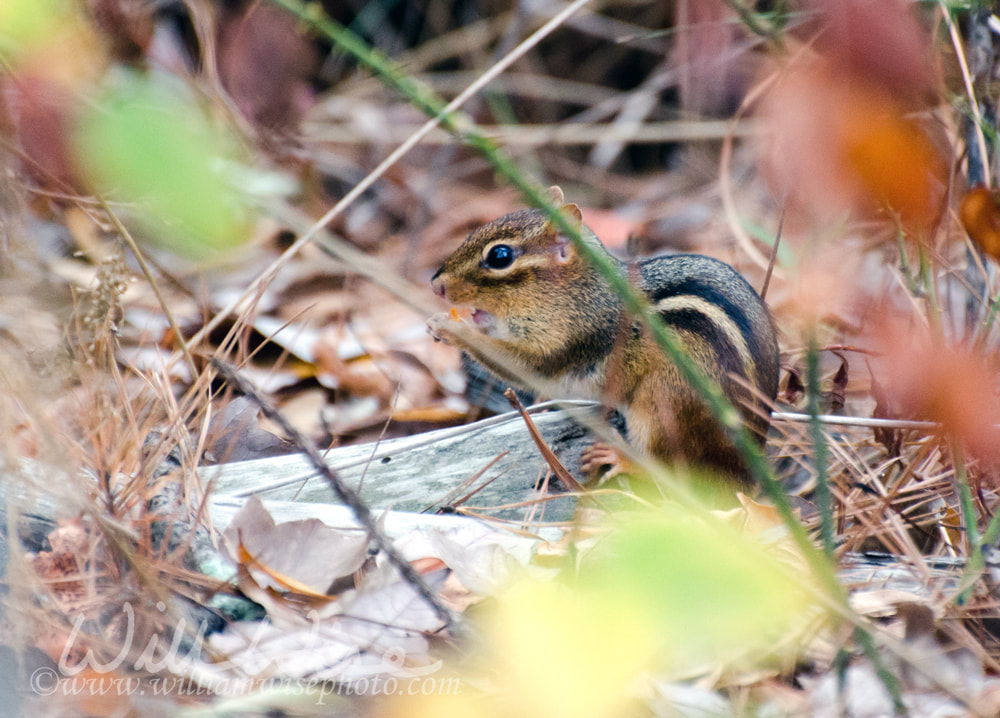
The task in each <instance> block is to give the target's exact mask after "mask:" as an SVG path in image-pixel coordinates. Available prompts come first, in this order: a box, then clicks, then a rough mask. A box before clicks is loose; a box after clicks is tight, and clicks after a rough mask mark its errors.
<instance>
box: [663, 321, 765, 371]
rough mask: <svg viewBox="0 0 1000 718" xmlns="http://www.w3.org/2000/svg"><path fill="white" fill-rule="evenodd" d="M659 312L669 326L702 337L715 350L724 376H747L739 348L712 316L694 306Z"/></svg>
mask: <svg viewBox="0 0 1000 718" xmlns="http://www.w3.org/2000/svg"><path fill="white" fill-rule="evenodd" d="M657 313H658V314H659V315H660V318H661V319H663V323H664V324H666V325H667V326H668V327H673V328H674V329H676V330H678V331H682V332H691V333H692V334H695V335H697V336H699V337H702V338H703V339H704V340H705V341H706V342H707V343H708V344H709V345H710V346H711V347H712V350H713V351H714V352H715V357H716V360H717V361H718V363H719V366H720V367H721V368H722V370H723V376H725V375H727V374H735V375H736V376H741V377H744V378H746V376H747V372H746V367H745V366H744V365H743V357H742V356H740V352H739V349H738V348H737V347H734V346H733V343H732V341H731V340H730V339H729V336H728V335H727V334H726V332H725V331H724V330H723V329H722V328H721V327H719V325H718V324H716V323H715V322H714V321H713V320H712V319H711V317H709V316H707V315H706V314H704V313H703V312H700V311H698V310H697V309H695V308H693V307H679V308H677V309H667V310H663V311H660V312H657Z"/></svg>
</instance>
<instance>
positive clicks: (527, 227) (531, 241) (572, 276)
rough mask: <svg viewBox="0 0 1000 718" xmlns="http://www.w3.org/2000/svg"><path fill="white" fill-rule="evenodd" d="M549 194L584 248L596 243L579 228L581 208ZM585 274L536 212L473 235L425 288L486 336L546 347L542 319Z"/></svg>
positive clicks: (568, 245)
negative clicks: (465, 310)
mask: <svg viewBox="0 0 1000 718" xmlns="http://www.w3.org/2000/svg"><path fill="white" fill-rule="evenodd" d="M548 194H549V200H550V201H551V202H552V203H553V204H555V205H557V206H559V207H560V212H561V213H562V215H563V217H564V218H565V219H566V220H568V221H569V222H570V224H571V225H573V226H575V227H577V228H578V229H579V231H580V232H581V233H582V234H583V235H584V237H585V238H586V240H587V241H593V242H597V239H596V237H594V235H593V233H592V232H590V230H588V229H587V228H586V227H584V226H583V222H582V216H581V213H580V209H579V207H577V206H576V205H575V204H566V203H565V202H564V199H563V193H562V190H561V189H559V188H558V187H551V188H549V192H548ZM590 274H591V271H590V268H589V266H588V265H587V263H586V261H585V260H584V259H583V258H582V257H580V256H579V255H578V253H577V250H576V248H575V247H574V245H573V243H572V241H571V240H570V238H569V237H568V236H567V235H566V234H565V233H564V232H563V231H561V230H560V229H559V227H558V226H557V225H556V223H555V222H553V221H552V220H550V219H549V218H548V217H547V216H546V215H545V213H544V212H542V211H541V210H537V209H525V210H521V211H519V212H514V213H512V214H508V215H505V216H503V217H501V218H500V219H497V220H494V221H492V222H490V223H488V224H485V225H483V226H482V227H480V228H478V229H477V230H475V231H474V232H472V234H470V235H469V236H468V238H467V239H466V240H465V241H464V242H463V243H462V245H461V246H460V247H459V248H458V249H456V250H455V252H454V253H453V254H452V255H451V256H450V257H448V259H447V260H445V263H444V265H443V266H442V267H441V269H439V270H438V271H437V273H436V274H435V275H434V277H433V279H432V280H431V286H432V287H433V289H434V291H435V292H436V293H437V294H438V295H439V296H441V297H444V298H445V299H447V300H448V301H449V302H451V303H452V304H458V305H465V306H468V307H471V308H472V309H473V310H474V312H473V315H472V321H473V322H474V323H475V324H476V325H477V326H478V327H479V328H480V329H481V330H483V331H484V332H486V333H488V334H491V335H493V336H498V337H501V338H505V339H514V340H517V339H523V340H530V341H539V342H542V343H543V344H544V343H546V339H547V337H546V336H545V334H546V333H548V332H551V331H552V329H553V328H552V327H551V326H547V327H546V326H543V325H544V324H545V322H542V321H540V318H541V317H551V316H552V315H553V310H555V309H559V308H560V305H563V304H565V303H566V302H567V301H568V297H569V295H568V294H567V292H566V291H565V289H564V288H565V287H566V286H567V284H574V283H579V282H580V281H581V280H582V279H583V277H584V276H589V275H590ZM567 316H568V315H567Z"/></svg>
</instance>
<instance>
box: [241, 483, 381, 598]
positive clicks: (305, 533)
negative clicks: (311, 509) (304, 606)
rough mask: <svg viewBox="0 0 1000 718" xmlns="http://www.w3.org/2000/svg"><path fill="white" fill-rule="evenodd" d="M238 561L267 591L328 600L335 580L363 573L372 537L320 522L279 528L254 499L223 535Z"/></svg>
mask: <svg viewBox="0 0 1000 718" xmlns="http://www.w3.org/2000/svg"><path fill="white" fill-rule="evenodd" d="M223 539H224V543H225V544H226V548H227V550H228V551H229V555H230V556H231V557H232V558H233V560H234V561H236V562H237V563H239V564H240V565H242V566H244V567H245V568H246V569H247V571H248V572H249V574H250V575H251V576H252V577H253V580H254V581H256V582H257V583H258V584H259V585H260V586H261V587H263V588H273V589H278V590H281V591H294V592H297V593H303V595H310V596H320V597H322V596H325V595H326V591H327V589H328V588H329V587H330V586H331V585H332V584H333V582H334V581H335V580H337V579H338V578H341V577H343V576H349V575H350V574H352V573H354V572H355V571H357V570H358V569H359V568H361V565H362V564H363V563H364V561H365V559H366V558H367V556H368V536H367V534H365V533H363V532H360V531H346V530H338V529H333V528H330V527H329V526H327V525H326V524H324V523H323V522H322V521H320V520H319V519H306V520H304V521H288V522H286V523H282V524H275V522H274V519H273V518H271V514H270V513H268V511H267V509H266V508H264V504H263V503H262V502H261V500H260V499H259V498H258V497H256V496H253V497H251V498H250V499H249V500H248V501H247V503H246V505H245V506H244V507H243V508H242V509H241V510H240V512H239V513H238V514H236V516H235V517H233V520H232V522H231V523H230V524H229V527H228V528H227V529H226V530H225V532H224V533H223Z"/></svg>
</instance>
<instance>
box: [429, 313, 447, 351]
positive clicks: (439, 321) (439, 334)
mask: <svg viewBox="0 0 1000 718" xmlns="http://www.w3.org/2000/svg"><path fill="white" fill-rule="evenodd" d="M451 322H453V320H452V318H451V315H450V314H448V313H447V312H441V313H440V314H435V315H433V316H432V317H429V318H428V319H427V333H428V334H430V335H431V337H433V339H434V341H436V342H444V343H445V344H451V332H449V331H448V330H447V327H448V324H449V323H451Z"/></svg>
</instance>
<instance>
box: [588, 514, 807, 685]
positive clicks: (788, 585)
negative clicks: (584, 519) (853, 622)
mask: <svg viewBox="0 0 1000 718" xmlns="http://www.w3.org/2000/svg"><path fill="white" fill-rule="evenodd" d="M805 566H806V564H805V562H804V561H803V562H802V569H801V571H802V572H803V573H805ZM579 581H580V584H579V587H580V589H581V590H584V591H588V592H597V593H609V594H619V595H622V596H627V597H629V600H630V605H631V609H630V610H633V611H637V612H639V613H641V614H643V615H645V616H646V617H647V620H648V629H649V630H650V631H651V632H653V633H654V634H655V635H656V636H657V639H658V641H657V642H658V643H659V645H661V646H662V648H663V650H664V651H665V652H666V654H667V655H666V656H665V658H666V661H667V663H669V664H672V665H673V666H675V667H677V666H679V665H685V666H690V665H693V664H697V663H700V662H703V661H715V660H726V659H727V658H728V657H729V656H731V655H733V654H735V653H740V654H743V653H745V652H750V653H754V652H760V651H763V652H765V653H766V652H768V651H769V650H770V649H771V647H772V646H773V645H774V644H775V643H776V642H778V641H782V640H783V639H785V638H787V637H789V633H790V632H794V631H795V630H797V629H800V628H801V627H802V626H803V618H805V617H807V616H810V615H814V613H813V612H812V611H811V610H810V609H811V604H810V601H809V598H808V596H807V595H806V592H805V591H804V589H803V588H801V587H800V586H799V585H798V584H797V583H795V582H793V581H792V580H790V578H789V575H788V573H787V572H786V570H783V568H782V566H781V565H780V564H779V563H778V561H777V560H776V559H775V557H774V556H772V555H771V554H770V553H768V552H767V551H765V549H764V547H763V546H762V545H761V544H759V543H757V542H756V541H754V540H753V539H752V538H751V537H749V536H746V535H744V534H742V533H739V532H737V531H734V530H729V528H728V527H721V528H720V527H717V526H713V525H710V524H708V523H706V522H705V521H702V520H700V519H696V518H692V517H688V516H684V515H680V514H678V513H676V512H671V511H665V512H656V513H653V514H648V515H645V514H644V515H640V516H639V517H637V518H631V519H630V520H629V521H628V522H627V523H626V524H625V525H623V526H622V527H621V528H619V529H617V530H615V531H614V532H613V533H612V534H611V535H610V536H609V537H608V538H607V539H605V540H604V541H603V542H601V544H600V545H599V546H598V547H597V548H596V549H595V550H594V551H592V552H591V553H590V554H588V555H587V556H586V557H585V558H584V561H583V564H582V566H581V570H580V575H579Z"/></svg>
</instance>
